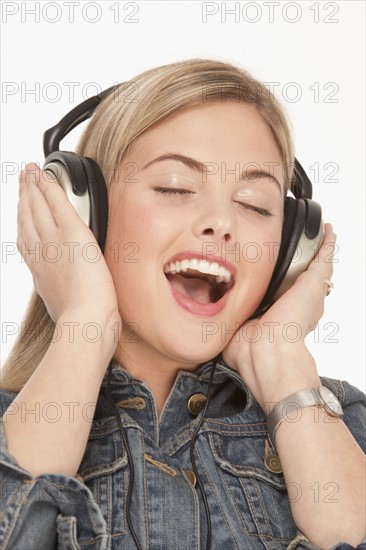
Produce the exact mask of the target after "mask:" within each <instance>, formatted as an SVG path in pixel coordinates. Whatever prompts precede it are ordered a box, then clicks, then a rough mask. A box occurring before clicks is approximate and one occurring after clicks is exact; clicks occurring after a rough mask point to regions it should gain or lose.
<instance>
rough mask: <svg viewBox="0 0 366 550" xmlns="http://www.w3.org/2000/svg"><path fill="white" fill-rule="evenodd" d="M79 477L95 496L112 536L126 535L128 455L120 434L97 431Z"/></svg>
mask: <svg viewBox="0 0 366 550" xmlns="http://www.w3.org/2000/svg"><path fill="white" fill-rule="evenodd" d="M78 475H79V476H80V477H81V478H82V480H83V482H84V484H85V485H86V486H87V487H88V488H89V489H90V490H91V492H92V493H93V495H94V498H95V502H96V504H97V505H98V507H99V508H100V510H101V513H102V515H103V517H104V519H105V521H106V523H107V531H108V533H110V534H111V535H125V533H126V529H127V527H126V518H125V501H126V494H127V487H128V468H127V454H126V450H125V449H124V448H122V444H121V439H120V437H119V433H118V432H117V431H114V432H112V433H108V432H106V431H103V430H101V431H98V430H94V431H93V432H92V433H91V435H90V437H89V441H88V445H87V448H86V451H85V454H84V457H83V460H82V463H81V466H80V468H79V471H78Z"/></svg>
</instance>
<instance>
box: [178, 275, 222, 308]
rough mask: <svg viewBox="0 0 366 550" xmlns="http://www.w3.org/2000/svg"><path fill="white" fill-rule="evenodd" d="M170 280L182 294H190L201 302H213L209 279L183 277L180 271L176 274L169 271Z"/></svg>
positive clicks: (193, 298) (196, 300)
mask: <svg viewBox="0 0 366 550" xmlns="http://www.w3.org/2000/svg"><path fill="white" fill-rule="evenodd" d="M168 280H169V282H170V284H171V285H172V286H173V287H174V288H175V289H176V290H177V291H178V292H180V294H183V296H189V297H190V298H192V300H194V301H195V302H198V303H200V304H210V303H211V292H212V286H211V285H210V283H209V282H208V281H205V280H204V279H197V278H195V277H189V278H188V277H183V276H182V275H179V274H178V273H176V274H175V275H172V274H170V273H169V275H168Z"/></svg>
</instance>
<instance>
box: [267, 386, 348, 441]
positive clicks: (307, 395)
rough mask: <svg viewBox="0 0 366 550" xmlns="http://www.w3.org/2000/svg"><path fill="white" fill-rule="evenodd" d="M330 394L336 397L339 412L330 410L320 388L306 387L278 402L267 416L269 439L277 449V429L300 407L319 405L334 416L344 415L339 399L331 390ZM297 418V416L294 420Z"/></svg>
mask: <svg viewBox="0 0 366 550" xmlns="http://www.w3.org/2000/svg"><path fill="white" fill-rule="evenodd" d="M329 394H331V395H332V396H333V397H334V400H335V401H336V402H337V403H338V405H339V411H340V412H339V413H334V412H332V413H331V412H330V410H329V407H327V406H326V405H327V404H326V402H325V401H324V400H323V398H322V396H321V394H320V392H319V389H318V388H306V389H304V390H300V391H298V392H295V393H292V394H291V395H289V396H287V397H285V398H284V399H282V400H281V401H280V402H279V403H277V404H276V405H275V406H274V407H273V409H272V410H271V412H270V414H269V416H268V417H267V427H268V431H269V439H270V442H271V444H272V446H273V448H274V449H275V435H276V431H277V429H278V428H279V426H280V424H281V423H282V422H283V421H284V420H285V419H286V418H287V417H288V416H289V415H290V414H291V413H292V412H294V411H299V410H300V409H304V408H306V407H312V406H319V407H322V408H324V410H325V411H326V412H327V413H328V414H332V416H338V417H340V416H342V408H341V406H340V404H339V401H338V400H337V398H336V397H335V396H334V394H333V393H331V392H329ZM296 420H297V417H296V419H295V420H294V422H295V421H296Z"/></svg>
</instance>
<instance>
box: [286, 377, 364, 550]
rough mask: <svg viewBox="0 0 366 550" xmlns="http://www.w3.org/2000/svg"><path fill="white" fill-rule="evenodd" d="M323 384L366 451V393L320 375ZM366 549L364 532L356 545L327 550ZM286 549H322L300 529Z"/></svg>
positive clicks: (339, 543) (344, 382) (341, 544)
mask: <svg viewBox="0 0 366 550" xmlns="http://www.w3.org/2000/svg"><path fill="white" fill-rule="evenodd" d="M320 379H321V382H322V384H323V385H324V386H326V387H327V388H329V389H330V390H331V391H332V392H333V393H334V395H335V396H336V397H337V398H338V400H339V401H340V403H341V405H342V408H343V413H344V417H343V421H344V423H345V424H346V426H347V428H348V429H349V431H350V432H351V434H352V435H353V437H354V438H355V440H356V441H357V443H358V445H359V446H360V447H361V449H362V450H363V452H364V453H366V429H365V428H366V395H365V394H364V393H363V392H362V391H361V390H359V389H358V388H356V387H355V386H352V385H351V384H350V383H349V382H346V381H345V380H342V381H341V380H334V379H333V378H325V377H322V376H321V377H320ZM355 549H357V550H366V533H365V536H364V537H363V538H362V539H361V540H360V542H359V543H358V545H357V546H352V544H348V543H346V542H342V541H339V542H338V543H337V544H334V545H333V546H332V547H331V548H330V549H329V550H355ZM286 550H323V549H322V548H320V547H319V546H316V545H314V544H312V543H311V542H310V541H309V539H307V538H306V537H305V535H303V533H301V532H300V531H298V532H297V536H296V538H295V539H294V540H293V541H292V542H291V543H290V544H289V545H288V546H287V549H286Z"/></svg>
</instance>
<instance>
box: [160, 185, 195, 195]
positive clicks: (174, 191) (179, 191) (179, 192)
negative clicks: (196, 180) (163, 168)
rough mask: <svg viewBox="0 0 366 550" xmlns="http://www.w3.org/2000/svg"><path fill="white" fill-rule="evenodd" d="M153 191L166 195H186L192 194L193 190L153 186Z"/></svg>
mask: <svg viewBox="0 0 366 550" xmlns="http://www.w3.org/2000/svg"><path fill="white" fill-rule="evenodd" d="M154 191H156V192H157V193H165V194H167V195H188V194H194V191H190V190H189V189H183V188H181V187H154Z"/></svg>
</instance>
